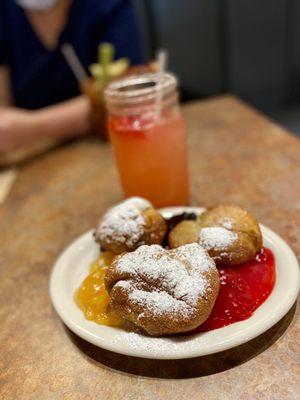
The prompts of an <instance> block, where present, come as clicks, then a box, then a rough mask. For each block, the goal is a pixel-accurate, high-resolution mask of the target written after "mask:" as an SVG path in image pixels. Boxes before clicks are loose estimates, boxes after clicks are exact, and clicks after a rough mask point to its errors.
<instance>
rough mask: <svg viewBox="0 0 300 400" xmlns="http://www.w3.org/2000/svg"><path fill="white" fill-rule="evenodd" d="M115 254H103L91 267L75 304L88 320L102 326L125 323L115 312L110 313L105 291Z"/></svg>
mask: <svg viewBox="0 0 300 400" xmlns="http://www.w3.org/2000/svg"><path fill="white" fill-rule="evenodd" d="M113 257H114V256H113V254H111V253H109V252H103V253H102V254H101V255H100V257H99V258H98V259H97V260H96V261H94V262H93V263H92V264H91V266H90V273H89V275H88V276H87V277H86V278H85V279H84V280H83V282H82V283H81V285H80V286H79V288H78V289H77V290H76V292H75V296H74V299H75V302H76V304H77V306H78V307H79V308H80V309H81V310H82V312H83V313H84V316H85V318H86V319H88V320H90V321H94V322H96V323H97V324H100V325H108V326H121V325H123V323H124V320H122V319H121V318H120V317H118V315H117V314H116V313H115V312H114V311H108V310H107V306H108V303H109V295H108V293H107V291H106V289H105V284H104V277H105V274H106V270H107V268H108V266H109V265H110V263H111V262H112V260H113Z"/></svg>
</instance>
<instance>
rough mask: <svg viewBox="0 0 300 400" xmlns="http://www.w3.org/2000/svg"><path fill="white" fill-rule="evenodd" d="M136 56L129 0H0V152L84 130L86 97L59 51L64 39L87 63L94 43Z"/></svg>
mask: <svg viewBox="0 0 300 400" xmlns="http://www.w3.org/2000/svg"><path fill="white" fill-rule="evenodd" d="M101 42H110V43H112V44H113V45H114V47H115V51H116V57H117V58H119V57H127V58H129V60H130V61H131V63H132V64H139V63H141V62H143V61H144V60H143V53H142V48H141V43H140V36H139V32H138V27H137V22H136V18H135V15H134V11H133V7H132V4H131V2H130V0H1V3H0V153H5V152H9V151H12V150H15V149H18V148H20V147H22V146H23V145H28V143H34V142H36V141H38V140H41V139H61V138H67V137H74V136H80V135H84V134H86V133H88V132H89V131H90V128H91V126H90V124H91V122H90V103H89V100H88V98H87V97H86V96H84V95H80V92H79V86H78V82H77V81H76V79H75V77H74V76H73V74H72V72H71V71H70V69H69V66H68V65H67V63H66V61H65V60H64V57H63V55H62V53H61V45H62V44H63V43H70V44H71V45H72V46H73V47H74V49H75V52H76V53H77V55H78V57H79V59H80V60H81V62H82V64H83V66H84V67H85V68H87V67H88V66H89V65H90V64H91V63H92V62H95V60H96V58H97V49H98V45H99V43H101Z"/></svg>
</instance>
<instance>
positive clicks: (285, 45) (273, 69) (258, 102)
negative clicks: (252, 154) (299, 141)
mask: <svg viewBox="0 0 300 400" xmlns="http://www.w3.org/2000/svg"><path fill="white" fill-rule="evenodd" d="M134 3H135V7H136V10H137V13H138V16H139V20H140V24H141V29H142V32H143V39H144V43H145V48H146V52H147V55H148V56H153V54H154V49H156V48H160V47H163V48H166V49H168V51H169V68H170V70H171V71H173V72H174V73H175V74H177V75H178V76H179V78H180V82H181V85H182V93H183V100H189V99H194V98H202V97H206V96H211V95H216V94H219V93H224V92H231V93H234V94H236V95H237V96H239V97H241V98H242V99H244V100H245V101H247V102H249V103H251V104H253V105H254V106H256V107H257V108H259V109H261V110H263V111H264V112H266V113H267V114H269V115H270V116H271V117H273V118H275V119H276V120H277V121H279V122H281V123H282V124H284V125H285V126H287V127H288V128H289V129H291V130H292V131H294V132H295V133H298V134H300V0H263V1H262V0H185V1H183V0H134Z"/></svg>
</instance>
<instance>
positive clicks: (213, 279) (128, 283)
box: [105, 243, 219, 336]
mask: <svg viewBox="0 0 300 400" xmlns="http://www.w3.org/2000/svg"><path fill="white" fill-rule="evenodd" d="M105 285H106V288H107V291H108V292H109V294H110V297H111V300H110V305H109V307H110V308H111V309H112V310H114V311H115V312H116V313H117V314H118V315H119V316H120V317H122V318H124V319H126V320H128V321H130V322H132V323H134V324H135V325H137V326H138V327H140V328H142V329H143V330H144V331H146V332H147V333H148V334H149V335H153V336H161V335H173V334H176V333H181V332H187V331H190V330H192V329H195V328H196V327H198V326H199V325H201V324H202V323H203V322H204V321H205V320H206V319H207V318H208V317H209V315H210V313H211V311H212V308H213V305H214V303H215V300H216V298H217V294H218V291H219V274H218V271H217V269H216V266H215V263H214V261H213V259H212V258H211V257H210V256H209V255H208V253H207V252H206V250H205V249H203V247H201V246H200V245H199V244H197V243H193V244H188V245H185V246H181V247H179V248H177V249H174V250H165V249H164V248H162V247H161V246H158V245H152V246H141V247H139V248H138V249H137V250H135V251H134V252H131V253H126V254H123V255H120V256H117V257H116V258H115V260H114V261H113V263H112V264H111V265H110V267H109V268H108V270H107V273H106V276H105Z"/></svg>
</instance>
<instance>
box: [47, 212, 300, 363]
mask: <svg viewBox="0 0 300 400" xmlns="http://www.w3.org/2000/svg"><path fill="white" fill-rule="evenodd" d="M183 211H190V212H192V211H194V212H198V213H199V212H201V211H203V209H200V208H191V207H190V208H188V207H176V208H165V209H162V210H161V212H162V214H163V215H164V216H165V217H167V218H169V217H170V216H172V215H175V214H178V213H181V212H183ZM261 230H262V233H263V239H264V245H265V246H266V247H268V248H269V249H271V250H272V252H273V254H274V255H275V261H276V283H275V287H274V289H273V292H272V293H271V295H270V296H269V297H268V299H267V300H266V301H265V302H264V303H263V304H262V305H261V306H260V307H259V308H258V309H257V310H256V311H255V313H254V314H253V315H252V316H251V317H250V318H249V319H247V320H245V321H241V322H237V323H234V324H232V325H229V326H226V327H224V328H220V329H216V330H213V331H210V332H205V333H199V334H194V335H186V336H179V337H167V338H151V337H146V336H143V335H141V334H137V333H128V332H125V331H124V330H122V329H120V328H111V327H107V326H101V325H97V324H96V323H94V322H91V321H87V320H86V319H85V318H84V316H83V314H82V312H81V311H80V310H79V309H78V307H77V306H76V304H75V303H74V300H73V296H74V291H75V290H76V288H78V286H79V285H80V283H81V281H82V280H83V278H84V277H85V276H86V275H87V273H88V269H89V265H90V263H91V262H92V261H94V260H95V259H96V258H97V257H98V256H99V249H98V246H97V245H96V244H95V242H94V240H93V237H92V231H90V232H87V233H85V234H84V235H82V236H80V237H79V238H78V239H76V240H75V241H74V242H73V243H71V244H70V245H69V246H68V247H67V248H66V250H65V251H64V252H63V253H62V254H61V256H60V257H59V258H58V260H57V261H56V263H55V265H54V268H53V272H52V275H51V279H50V295H51V299H52V302H53V305H54V307H55V310H56V311H57V313H58V314H59V316H60V317H61V319H62V320H63V321H64V323H65V324H66V325H67V326H68V327H69V328H70V329H71V330H72V331H73V332H74V333H76V334H77V335H78V336H80V337H82V338H83V339H85V340H87V341H88V342H90V343H93V344H94V345H96V346H99V347H102V348H104V349H107V350H111V351H114V352H116V353H121V354H126V355H130V356H135V357H145V358H154V359H180V358H190V357H197V356H202V355H206V354H211V353H217V352H219V351H222V350H226V349H229V348H232V347H234V346H238V345H240V344H242V343H245V342H247V341H249V340H251V339H253V338H254V337H256V336H258V335H260V334H261V333H263V332H265V331H266V330H267V329H269V328H270V327H271V326H273V325H274V324H275V323H276V322H278V321H279V320H280V319H281V318H282V317H283V316H284V315H285V314H286V313H287V312H288V310H289V309H290V308H291V306H292V305H293V303H294V302H295V300H296V298H297V295H298V291H299V281H300V277H299V267H298V262H297V259H296V257H295V255H294V253H293V252H292V250H291V249H290V247H289V246H288V245H287V244H286V243H285V242H284V241H283V240H282V239H281V238H280V237H279V236H278V235H277V234H276V233H274V232H273V231H271V230H270V229H269V228H267V227H265V226H263V225H261Z"/></svg>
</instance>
